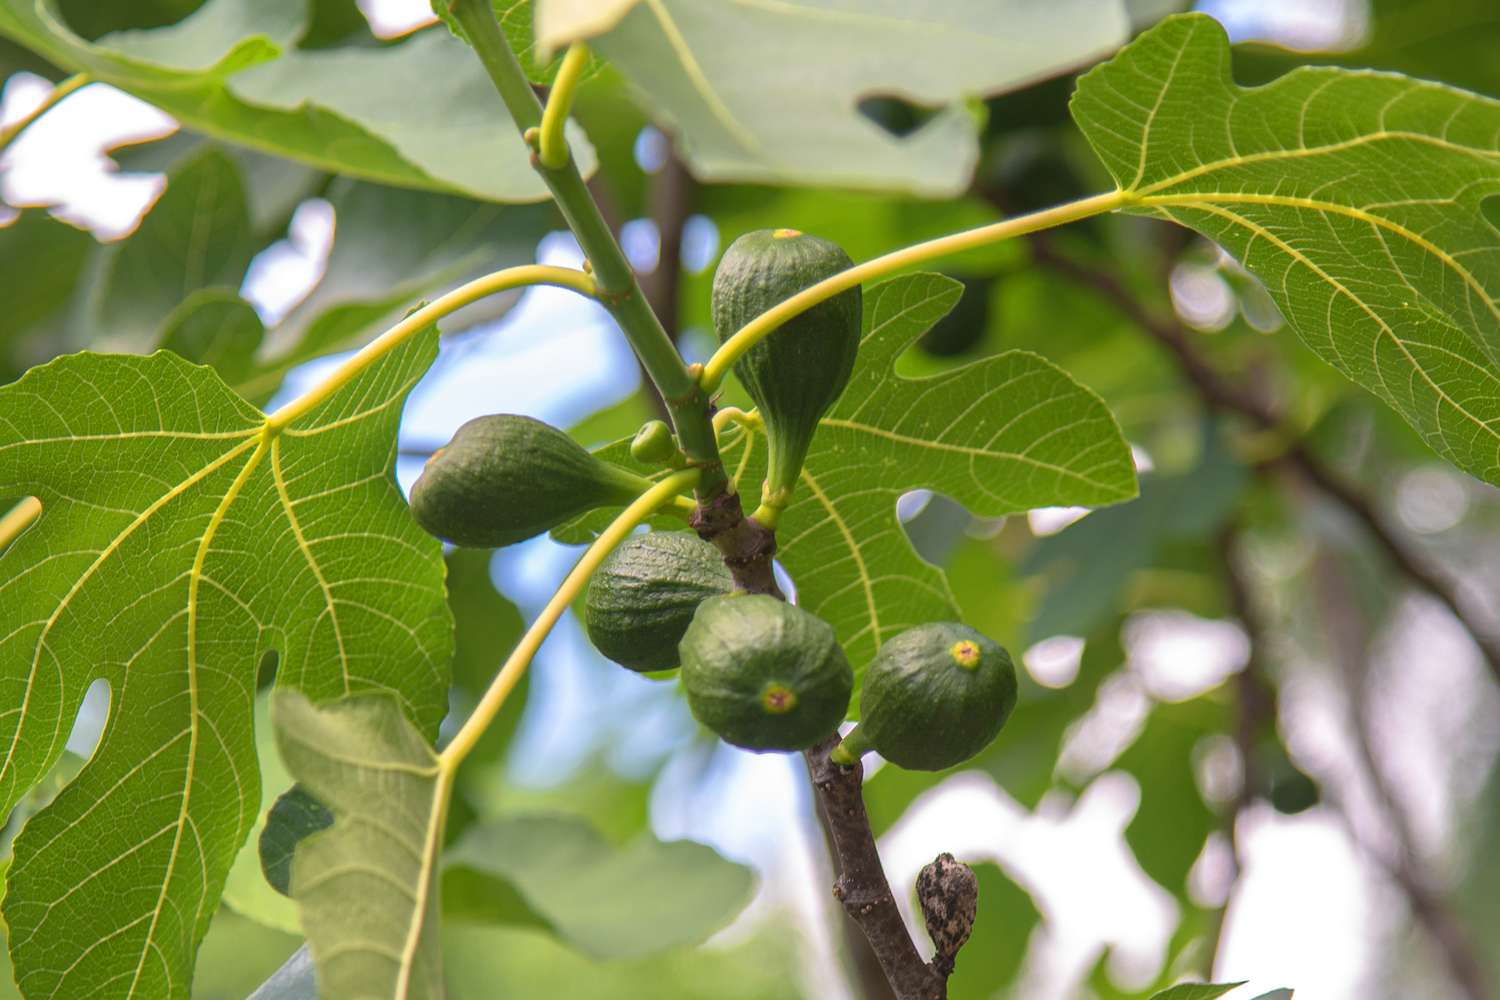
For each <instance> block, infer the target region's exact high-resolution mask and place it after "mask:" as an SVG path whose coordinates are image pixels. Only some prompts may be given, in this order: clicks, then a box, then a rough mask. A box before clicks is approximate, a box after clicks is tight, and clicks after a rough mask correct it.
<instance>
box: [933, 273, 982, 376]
mask: <svg viewBox="0 0 1500 1000" xmlns="http://www.w3.org/2000/svg"><path fill="white" fill-rule="evenodd" d="M952 277H955V278H957V279H958V280H959V281H961V282H963V286H964V292H963V297H962V298H960V299H959V300H958V305H956V306H954V307H953V310H952V311H951V312H949V313H948V314H947V315H946V316H944V317H943V318H942V319H940V320H938V321H937V322H936V323H934V324H933V325H932V329H930V330H928V331H927V332H926V333H924V334H922V336H921V338H920V339H919V340H918V341H917V345H918V346H919V347H921V348H922V350H924V351H926V352H927V353H928V354H933V355H936V356H938V357H940V358H951V357H953V356H954V355H958V354H964V353H967V352H968V351H970V350H972V349H973V348H974V346H975V345H976V344H978V343H979V341H980V339H981V338H982V337H983V336H984V331H985V328H986V327H987V326H989V323H990V297H991V296H990V290H991V288H992V287H993V285H994V283H995V279H994V278H993V277H963V276H960V275H952Z"/></svg>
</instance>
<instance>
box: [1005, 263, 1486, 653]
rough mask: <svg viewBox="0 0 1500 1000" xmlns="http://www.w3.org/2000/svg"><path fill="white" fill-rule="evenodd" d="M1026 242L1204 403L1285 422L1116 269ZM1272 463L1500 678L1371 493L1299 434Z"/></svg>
mask: <svg viewBox="0 0 1500 1000" xmlns="http://www.w3.org/2000/svg"><path fill="white" fill-rule="evenodd" d="M1030 243H1031V250H1032V256H1033V258H1034V259H1035V260H1036V262H1037V263H1039V264H1042V265H1044V266H1046V267H1049V268H1051V269H1052V270H1055V271H1057V272H1058V273H1059V274H1062V275H1064V276H1066V277H1068V278H1071V279H1072V280H1074V281H1076V282H1078V283H1079V284H1082V285H1085V286H1087V287H1089V288H1092V289H1093V290H1094V291H1095V292H1097V293H1098V294H1099V295H1100V296H1102V297H1103V298H1105V299H1106V300H1108V301H1109V302H1111V303H1112V304H1113V305H1114V306H1115V307H1116V308H1117V309H1119V310H1120V312H1121V313H1122V314H1123V315H1124V316H1125V317H1126V318H1127V319H1129V320H1131V321H1132V322H1133V323H1135V325H1136V326H1138V327H1140V328H1141V330H1143V331H1145V332H1146V333H1147V334H1148V335H1150V337H1151V338H1152V339H1153V340H1155V341H1156V342H1157V343H1158V344H1160V345H1161V346H1162V347H1163V348H1165V349H1166V351H1167V353H1168V354H1169V355H1170V356H1171V358H1172V360H1173V361H1174V362H1175V363H1176V364H1177V367H1178V370H1179V371H1180V372H1181V373H1182V375H1183V377H1184V378H1185V379H1186V380H1187V381H1188V383H1189V384H1191V385H1192V387H1193V388H1194V389H1195V390H1196V391H1197V393H1198V396H1199V397H1200V398H1201V399H1202V401H1203V403H1204V405H1205V406H1207V407H1208V409H1210V410H1213V411H1216V412H1220V413H1230V414H1237V415H1238V416H1240V417H1243V418H1245V419H1247V420H1249V421H1250V422H1251V423H1252V424H1254V425H1255V426H1256V427H1257V428H1258V429H1263V430H1280V429H1282V428H1283V427H1284V426H1285V425H1284V421H1283V420H1282V417H1281V415H1280V414H1279V413H1277V412H1276V411H1275V410H1274V409H1273V408H1272V407H1270V406H1269V405H1268V404H1266V403H1265V402H1264V401H1262V400H1260V399H1259V398H1258V397H1256V396H1254V395H1252V394H1251V393H1249V392H1246V391H1244V390H1243V389H1241V388H1240V387H1239V386H1237V385H1234V384H1232V383H1230V382H1229V381H1228V380H1226V379H1225V378H1224V377H1223V376H1221V375H1220V374H1219V373H1218V372H1217V371H1216V370H1215V369H1214V368H1213V366H1212V365H1210V364H1209V363H1208V361H1207V360H1205V359H1204V358H1203V357H1202V356H1201V355H1200V354H1199V353H1198V352H1197V350H1196V349H1195V348H1194V347H1193V345H1192V342H1191V340H1190V339H1189V338H1190V336H1191V335H1190V334H1189V333H1188V331H1187V329H1186V328H1185V327H1184V326H1183V325H1182V324H1181V323H1179V322H1177V321H1176V320H1175V319H1172V318H1168V317H1164V316H1158V315H1157V314H1155V313H1153V312H1151V311H1150V310H1148V309H1147V308H1146V307H1145V306H1144V305H1143V304H1142V303H1141V302H1140V301H1139V300H1138V299H1137V298H1136V297H1135V296H1134V295H1133V294H1131V292H1130V291H1129V290H1128V289H1126V288H1125V286H1124V285H1122V284H1121V283H1120V282H1119V280H1118V279H1116V278H1115V276H1114V275H1112V274H1110V273H1108V272H1106V271H1102V270H1098V269H1095V268H1090V267H1088V266H1087V265H1085V264H1082V263H1080V262H1078V261H1076V260H1074V259H1073V258H1071V257H1069V256H1068V255H1066V254H1064V253H1062V252H1060V251H1058V250H1057V249H1056V247H1055V246H1054V245H1053V243H1052V241H1051V240H1049V239H1047V238H1046V237H1045V236H1041V235H1033V236H1031V237H1030ZM1270 464H1272V465H1277V466H1282V467H1284V468H1287V469H1289V470H1291V471H1292V472H1294V473H1295V474H1296V475H1297V476H1299V477H1300V478H1302V479H1303V480H1304V481H1306V482H1307V483H1308V484H1309V485H1311V486H1312V487H1314V488H1315V489H1316V490H1317V491H1318V492H1319V493H1321V494H1322V495H1323V496H1324V497H1325V498H1326V499H1328V500H1330V501H1332V502H1333V503H1334V504H1336V505H1337V506H1339V507H1341V508H1342V509H1343V510H1344V512H1345V513H1346V514H1348V515H1349V516H1350V517H1352V518H1353V519H1354V520H1355V521H1357V522H1359V524H1360V525H1361V526H1362V527H1363V528H1364V530H1365V533H1366V534H1367V535H1368V536H1369V537H1370V539H1371V540H1372V541H1373V542H1374V543H1375V544H1376V546H1377V547H1378V548H1379V549H1380V550H1381V551H1382V552H1384V553H1385V556H1386V558H1387V559H1388V560H1389V561H1390V563H1391V565H1392V566H1393V567H1394V568H1395V569H1396V570H1397V572H1399V573H1400V574H1401V575H1402V576H1404V577H1406V578H1407V579H1408V580H1409V581H1410V582H1411V583H1412V584H1414V585H1415V586H1416V587H1418V588H1419V589H1421V590H1424V591H1426V592H1427V593H1428V594H1431V595H1432V596H1433V597H1435V598H1436V599H1437V600H1438V601H1439V602H1440V603H1441V604H1442V605H1443V606H1444V607H1446V608H1447V609H1448V611H1449V612H1450V613H1451V614H1452V615H1453V617H1454V618H1455V619H1456V620H1457V621H1458V623H1459V624H1460V625H1462V626H1463V628H1464V629H1465V630H1466V631H1467V632H1468V633H1469V635H1470V637H1472V638H1473V640H1474V644H1475V645H1476V646H1478V647H1479V651H1480V653H1481V655H1483V657H1484V660H1485V663H1486V664H1487V666H1488V667H1489V670H1490V673H1491V674H1493V675H1494V677H1495V679H1496V680H1497V681H1500V638H1497V637H1496V636H1494V635H1493V634H1491V633H1490V632H1488V631H1487V630H1486V629H1485V628H1484V627H1483V626H1482V625H1481V624H1480V623H1479V621H1478V620H1477V619H1476V617H1475V616H1474V614H1473V613H1472V612H1471V611H1469V609H1468V608H1467V607H1466V606H1465V602H1464V600H1463V598H1462V597H1461V595H1460V593H1459V588H1458V585H1457V583H1456V582H1454V581H1453V580H1452V579H1450V578H1449V577H1448V576H1447V575H1446V574H1445V573H1444V572H1443V571H1442V570H1441V569H1439V568H1438V567H1437V566H1435V565H1433V564H1432V562H1431V561H1430V560H1429V559H1428V558H1427V557H1426V556H1425V555H1423V554H1422V553H1421V552H1419V551H1418V550H1417V549H1416V548H1415V547H1413V546H1412V545H1411V544H1410V543H1409V542H1408V541H1407V540H1406V539H1404V538H1402V537H1401V534H1400V532H1399V530H1398V529H1396V528H1395V527H1393V526H1391V525H1390V524H1389V523H1388V522H1387V520H1386V518H1385V516H1384V515H1383V514H1381V513H1380V511H1379V510H1377V509H1376V507H1375V505H1374V503H1373V502H1372V501H1371V500H1370V498H1369V497H1367V496H1365V495H1364V494H1363V493H1362V492H1360V490H1359V489H1358V488H1357V487H1355V486H1354V485H1353V484H1352V483H1350V482H1348V481H1347V480H1346V479H1344V477H1343V476H1341V475H1339V473H1337V472H1335V471H1334V470H1333V469H1331V468H1330V467H1329V466H1328V465H1327V464H1326V463H1325V462H1324V461H1323V460H1322V459H1321V458H1319V457H1318V456H1317V455H1316V454H1314V453H1313V451H1312V450H1311V449H1310V448H1308V446H1307V445H1306V444H1305V443H1304V442H1302V441H1300V440H1295V441H1293V442H1292V443H1291V445H1290V446H1289V447H1288V448H1287V449H1286V451H1285V452H1284V453H1283V454H1281V455H1280V456H1279V457H1277V458H1276V459H1274V460H1272V462H1271V463H1270Z"/></svg>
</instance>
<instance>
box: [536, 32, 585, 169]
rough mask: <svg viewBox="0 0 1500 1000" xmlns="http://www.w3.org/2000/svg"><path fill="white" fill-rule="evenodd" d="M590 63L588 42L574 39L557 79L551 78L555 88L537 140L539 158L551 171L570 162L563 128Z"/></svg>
mask: <svg viewBox="0 0 1500 1000" xmlns="http://www.w3.org/2000/svg"><path fill="white" fill-rule="evenodd" d="M588 64H589V48H588V46H587V45H585V44H583V43H582V42H574V43H573V44H572V45H570V46H568V54H567V55H565V56H563V61H562V66H561V67H560V68H559V69H558V71H557V78H556V79H555V80H553V81H552V90H551V91H549V92H548V94H547V105H546V107H544V108H543V109H542V126H541V133H540V136H539V137H538V141H537V159H538V160H540V161H541V164H542V166H543V167H545V168H546V169H548V170H561V169H562V168H563V167H566V166H567V165H568V158H569V153H568V140H567V136H566V135H565V133H564V131H563V129H564V127H565V126H566V125H567V123H568V112H569V111H571V110H572V109H573V95H574V93H575V92H576V91H577V90H578V82H579V81H580V80H581V79H582V78H583V71H584V70H585V69H587V68H588Z"/></svg>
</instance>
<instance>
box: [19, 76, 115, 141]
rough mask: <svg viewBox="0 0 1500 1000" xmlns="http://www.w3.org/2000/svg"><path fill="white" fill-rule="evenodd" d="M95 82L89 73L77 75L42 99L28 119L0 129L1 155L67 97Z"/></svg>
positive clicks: (25, 118) (28, 114) (27, 116)
mask: <svg viewBox="0 0 1500 1000" xmlns="http://www.w3.org/2000/svg"><path fill="white" fill-rule="evenodd" d="M93 82H94V80H93V77H91V76H89V75H88V74H87V73H75V74H73V75H72V76H70V77H68V78H67V79H66V80H64V81H63V82H62V83H59V84H58V85H57V86H55V87H53V88H52V92H51V93H49V94H48V95H47V96H46V97H44V98H43V99H42V103H41V104H38V105H37V106H36V107H35V108H33V109H31V111H30V112H28V113H27V114H26V117H24V118H22V119H21V120H20V121H17V122H12V123H11V124H9V125H7V126H5V128H3V129H0V154H3V153H4V152H5V151H6V150H7V149H9V148H10V144H11V143H13V142H15V141H16V139H17V137H19V136H20V134H21V133H22V132H24V131H26V130H27V129H28V128H30V127H31V124H32V123H33V122H35V121H36V120H37V119H38V118H40V117H42V115H45V114H46V113H47V112H49V111H51V110H52V109H53V108H55V107H57V105H58V104H59V103H60V102H61V101H62V99H63V98H64V97H67V96H68V95H69V94H71V93H73V92H74V91H75V90H79V89H80V88H83V87H86V86H88V85H89V84H90V83H93Z"/></svg>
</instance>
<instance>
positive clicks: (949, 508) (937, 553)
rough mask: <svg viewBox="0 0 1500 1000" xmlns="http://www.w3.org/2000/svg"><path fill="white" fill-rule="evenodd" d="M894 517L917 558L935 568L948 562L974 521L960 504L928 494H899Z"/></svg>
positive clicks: (928, 492) (915, 492) (920, 492)
mask: <svg viewBox="0 0 1500 1000" xmlns="http://www.w3.org/2000/svg"><path fill="white" fill-rule="evenodd" d="M896 516H897V518H899V519H900V521H901V527H902V528H903V529H905V531H906V537H907V539H908V540H909V541H910V542H911V545H912V548H914V549H916V550H917V555H919V556H921V557H922V558H923V559H925V560H927V561H928V562H930V563H932V564H933V565H935V566H941V565H943V564H944V563H945V562H947V561H948V557H949V556H950V555H952V554H953V549H954V547H955V546H957V545H958V543H959V542H960V541H962V540H963V537H964V532H965V531H966V530H967V529H968V527H969V525H970V524H971V523H972V522H973V520H974V519H973V517H971V516H970V514H969V512H968V511H967V510H965V509H964V508H963V505H962V504H960V503H958V502H957V501H954V500H950V499H949V498H947V497H945V496H943V495H942V494H941V493H933V492H932V491H930V490H912V491H911V492H909V493H903V494H902V495H901V497H900V498H899V499H898V500H897V501H896Z"/></svg>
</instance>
